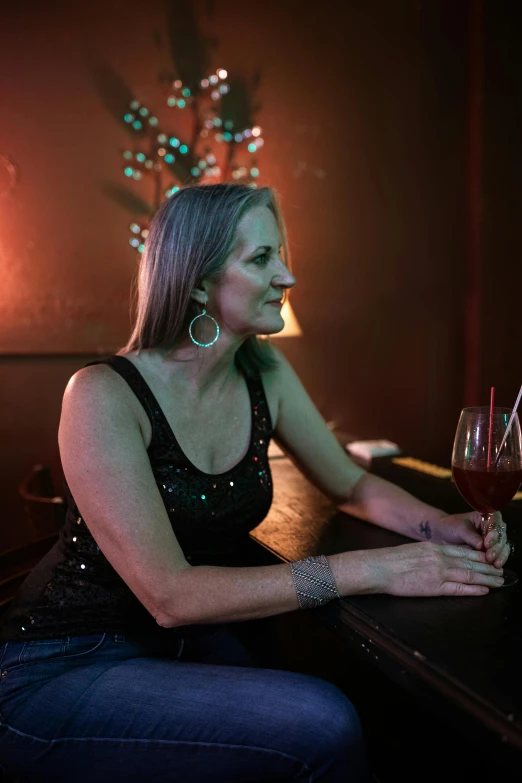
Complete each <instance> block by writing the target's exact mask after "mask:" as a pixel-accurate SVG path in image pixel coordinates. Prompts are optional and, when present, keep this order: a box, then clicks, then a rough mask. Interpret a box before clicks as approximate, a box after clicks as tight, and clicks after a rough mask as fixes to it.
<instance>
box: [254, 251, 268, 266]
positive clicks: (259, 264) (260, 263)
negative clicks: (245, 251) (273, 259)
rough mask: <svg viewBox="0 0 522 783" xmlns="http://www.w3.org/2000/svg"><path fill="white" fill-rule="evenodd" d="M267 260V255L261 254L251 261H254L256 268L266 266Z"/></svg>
mask: <svg viewBox="0 0 522 783" xmlns="http://www.w3.org/2000/svg"><path fill="white" fill-rule="evenodd" d="M260 259H261V260H260ZM267 259H268V253H261V255H259V256H256V257H255V258H254V259H253V261H254V264H257V265H258V266H261V265H262V264H266V261H267Z"/></svg>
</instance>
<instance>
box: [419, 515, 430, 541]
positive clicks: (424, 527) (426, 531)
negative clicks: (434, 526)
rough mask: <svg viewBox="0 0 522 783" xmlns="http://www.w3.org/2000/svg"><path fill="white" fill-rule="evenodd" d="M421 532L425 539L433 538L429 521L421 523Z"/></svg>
mask: <svg viewBox="0 0 522 783" xmlns="http://www.w3.org/2000/svg"><path fill="white" fill-rule="evenodd" d="M419 530H420V532H421V533H422V535H423V536H424V537H425V538H427V539H430V538H431V527H430V523H429V522H428V520H427V519H426V520H424V522H421V523H420V525H419Z"/></svg>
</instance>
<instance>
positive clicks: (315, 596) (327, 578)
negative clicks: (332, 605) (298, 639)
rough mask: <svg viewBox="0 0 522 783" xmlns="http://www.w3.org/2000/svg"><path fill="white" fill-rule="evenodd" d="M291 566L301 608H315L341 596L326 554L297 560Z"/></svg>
mask: <svg viewBox="0 0 522 783" xmlns="http://www.w3.org/2000/svg"><path fill="white" fill-rule="evenodd" d="M290 568H291V570H292V579H293V580H294V585H295V590H296V593H297V600H298V601H299V606H300V607H301V609H313V608H314V607H316V606H323V604H327V603H328V602H329V601H333V600H334V598H340V597H341V596H340V595H339V590H338V589H337V585H336V584H335V579H334V576H333V574H332V569H331V568H330V563H329V562H328V558H327V557H325V555H317V556H316V557H307V558H306V559H305V560H296V561H295V562H294V563H290Z"/></svg>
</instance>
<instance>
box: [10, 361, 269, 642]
mask: <svg viewBox="0 0 522 783" xmlns="http://www.w3.org/2000/svg"><path fill="white" fill-rule="evenodd" d="M98 363H106V364H108V365H109V366H110V367H112V368H113V369H114V370H115V371H116V372H118V373H119V374H120V375H121V376H122V377H123V378H124V379H125V380H126V381H127V383H128V384H129V386H130V387H131V389H132V391H133V392H134V393H135V395H136V396H137V398H138V400H139V401H140V403H141V404H142V405H143V407H144V409H145V411H146V413H147V415H148V417H149V420H150V422H151V426H152V439H151V443H150V446H149V448H148V455H149V459H150V463H151V467H152V472H153V474H154V478H155V480H156V484H157V486H158V489H159V491H160V493H161V497H162V499H163V502H164V504H165V508H166V510H167V514H168V516H169V519H170V522H171V524H172V527H173V529H174V532H175V533H176V537H177V539H178V541H179V543H180V545H181V548H182V549H183V552H184V553H185V556H186V558H187V560H188V561H189V562H190V563H191V564H192V565H202V564H209V565H210V564H212V565H240V564H241V563H240V553H241V548H242V546H244V542H245V539H246V538H247V534H248V532H249V531H250V530H252V529H253V528H254V527H256V526H257V525H258V524H259V523H260V522H261V521H262V520H263V519H264V517H265V516H266V514H267V513H268V510H269V508H270V505H271V502H272V478H271V474H270V466H269V462H268V455H267V450H268V444H269V441H270V437H271V434H272V422H271V419H270V412H269V408H268V403H267V400H266V397H265V393H264V389H263V383H262V380H261V377H260V376H259V375H256V376H254V377H250V378H247V377H245V380H246V384H247V387H248V391H249V394H250V401H251V409H252V428H251V436H250V444H249V447H248V451H247V453H246V454H245V456H244V457H243V459H241V461H240V462H239V463H238V464H237V465H235V466H234V467H233V468H231V469H230V470H228V471H226V472H225V473H220V474H209V473H204V472H203V471H201V470H199V469H198V468H197V467H196V466H195V465H193V464H192V463H191V462H190V460H189V459H188V458H187V457H186V455H185V453H184V452H183V451H182V449H181V447H180V445H179V443H178V441H177V440H176V437H175V435H174V433H173V431H172V429H171V427H170V425H169V423H168V421H167V419H166V417H165V415H164V413H163V411H162V409H161V407H160V405H159V403H158V402H157V400H156V398H155V396H154V394H153V393H152V391H151V389H150V387H149V386H148V384H147V383H146V381H145V379H144V378H143V376H142V375H141V373H140V372H139V370H138V369H137V367H136V366H135V365H134V364H133V363H132V362H131V361H130V360H129V359H126V358H125V357H123V356H109V357H107V358H105V359H101V360H99V361H97V362H90V364H98ZM64 488H65V495H66V500H67V514H66V522H65V525H64V527H63V529H62V531H61V532H60V537H59V540H58V542H57V543H56V545H55V546H54V547H53V548H52V549H51V551H50V552H49V553H48V554H47V555H46V556H45V557H44V558H43V560H42V561H40V563H39V564H38V566H37V567H36V568H35V569H34V570H33V572H32V573H31V574H30V576H29V577H28V579H27V580H26V582H25V583H24V584H23V586H22V588H21V590H20V592H19V594H18V596H17V598H16V599H15V601H14V602H13V606H12V608H11V611H10V613H9V617H8V619H7V621H6V622H5V623H4V626H3V628H2V632H1V633H0V641H2V640H7V639H14V638H28V639H29V638H33V639H34V638H51V637H53V636H62V635H75V634H83V633H97V632H100V631H110V632H114V633H118V632H122V633H130V632H138V631H139V632H150V633H153V632H158V629H159V626H158V625H157V624H156V622H155V621H154V619H153V618H152V617H151V615H150V614H149V613H148V612H147V611H146V610H145V608H144V607H143V606H142V604H141V603H140V602H139V601H138V600H137V598H136V597H135V596H134V594H133V593H132V592H131V590H130V589H129V588H128V587H127V585H126V584H125V582H124V581H123V580H122V579H121V577H120V576H119V575H118V573H117V572H116V571H115V569H114V568H113V567H112V566H111V565H110V563H109V562H108V560H107V559H106V558H105V556H104V555H103V552H101V551H100V549H99V547H98V546H97V545H96V542H95V541H94V539H93V537H92V535H91V534H90V532H89V529H88V527H87V525H86V524H85V521H84V520H83V517H82V513H81V510H80V509H79V508H78V507H77V505H76V503H75V501H74V498H73V497H72V494H71V492H70V490H69V487H68V486H67V483H66V482H65V484H64ZM161 630H162V629H160V631H161Z"/></svg>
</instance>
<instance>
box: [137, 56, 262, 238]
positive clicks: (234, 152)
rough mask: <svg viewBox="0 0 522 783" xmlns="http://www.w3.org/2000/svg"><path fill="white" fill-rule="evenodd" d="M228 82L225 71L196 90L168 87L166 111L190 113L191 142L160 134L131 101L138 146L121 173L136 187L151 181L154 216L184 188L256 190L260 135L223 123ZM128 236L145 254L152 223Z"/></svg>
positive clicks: (142, 107) (256, 128) (142, 223)
mask: <svg viewBox="0 0 522 783" xmlns="http://www.w3.org/2000/svg"><path fill="white" fill-rule="evenodd" d="M227 76H228V73H227V71H226V70H225V69H224V68H218V69H217V70H216V72H215V73H212V74H210V75H209V76H208V78H204V79H201V81H200V82H199V84H198V85H197V87H196V89H193V88H192V89H191V88H190V87H188V86H186V85H184V84H183V82H182V81H181V80H180V79H176V80H174V81H171V82H169V85H168V90H167V93H168V94H167V96H166V106H167V107H168V109H172V110H173V111H175V112H186V111H187V110H189V111H191V112H192V126H193V133H192V138H191V139H187V138H185V139H184V138H182V134H181V133H178V135H174V134H173V133H171V132H167V131H166V130H164V129H162V128H161V127H160V122H159V119H158V117H157V116H156V115H155V114H154V113H153V112H152V111H151V110H150V109H149V108H148V107H147V106H145V105H143V104H142V103H141V102H140V101H139V100H137V99H133V100H132V101H130V103H129V106H128V110H127V112H126V114H125V115H124V118H123V119H124V121H125V123H126V124H127V125H128V126H129V129H130V131H131V133H133V134H134V135H135V142H134V144H133V145H132V147H133V148H132V149H129V148H128V149H125V150H123V152H122V156H123V173H124V174H125V176H126V177H128V178H129V179H133V180H135V181H140V180H142V179H143V178H144V177H147V176H148V177H152V178H153V182H154V210H155V209H157V208H158V207H159V206H160V204H161V203H162V202H163V201H164V200H165V199H167V198H170V197H171V196H172V195H173V194H174V193H176V192H177V191H178V190H179V189H180V187H183V186H185V185H191V184H195V183H205V184H210V183H212V182H224V181H230V180H232V181H236V182H243V183H248V184H250V185H251V187H256V179H257V178H258V177H259V167H258V161H257V154H258V152H259V150H260V149H261V148H262V146H263V144H264V139H263V136H262V130H261V128H260V127H259V126H257V125H254V126H253V127H248V128H237V127H235V123H234V120H232V119H228V118H227V119H224V118H223V116H222V114H223V112H222V98H223V96H225V95H227V93H229V92H230V85H229V84H228V83H227V81H226V80H227ZM178 116H179V115H178ZM167 179H168V183H167V181H166V180H167ZM130 231H131V237H130V239H129V242H130V244H131V246H132V247H134V248H136V250H137V251H138V252H139V253H142V252H143V250H144V243H145V239H146V238H147V235H148V221H147V220H145V219H141V220H140V222H137V221H136V222H133V223H131V224H130Z"/></svg>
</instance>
